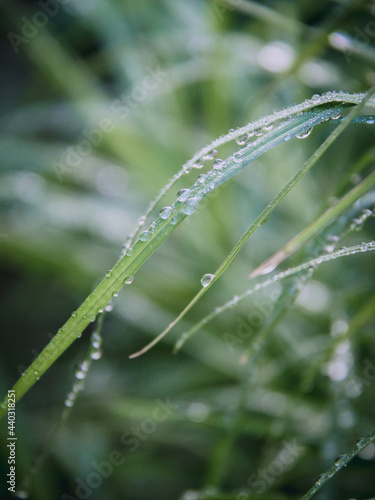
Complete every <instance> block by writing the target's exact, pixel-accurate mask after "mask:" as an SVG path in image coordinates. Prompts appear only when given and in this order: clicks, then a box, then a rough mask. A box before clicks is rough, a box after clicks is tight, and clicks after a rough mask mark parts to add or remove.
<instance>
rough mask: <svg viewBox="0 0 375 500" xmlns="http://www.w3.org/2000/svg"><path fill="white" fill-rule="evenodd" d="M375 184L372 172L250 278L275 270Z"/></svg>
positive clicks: (263, 263) (374, 176)
mask: <svg viewBox="0 0 375 500" xmlns="http://www.w3.org/2000/svg"><path fill="white" fill-rule="evenodd" d="M374 184H375V172H373V173H372V174H370V175H369V176H368V177H366V179H364V180H363V181H362V182H361V183H360V184H358V185H357V186H356V187H354V188H353V189H352V190H351V191H350V192H349V193H347V194H346V195H345V196H344V197H343V198H341V200H339V201H338V202H337V203H336V204H335V205H333V206H332V207H331V208H329V209H328V210H326V211H325V212H324V213H323V214H322V215H321V216H320V217H318V218H317V219H316V220H315V221H313V222H312V223H311V224H309V225H308V226H306V227H305V229H303V230H302V231H301V232H300V233H298V234H297V235H296V236H295V237H294V238H292V239H291V240H290V241H288V243H286V244H285V245H284V246H283V247H282V248H281V249H280V250H278V251H277V252H276V253H274V254H273V255H272V256H271V257H269V258H268V259H266V260H265V261H264V262H262V264H260V265H259V266H258V267H257V268H256V269H254V271H252V272H251V273H250V276H249V278H250V279H252V278H256V277H257V276H261V275H262V274H268V273H270V272H271V271H274V270H275V269H276V268H277V267H278V266H279V265H280V264H281V263H282V262H283V261H284V260H286V259H287V258H288V257H290V256H291V255H293V254H294V253H295V252H296V251H297V250H298V249H299V248H301V247H302V246H303V245H305V243H307V242H308V241H310V240H311V239H312V238H314V237H315V236H316V235H317V234H318V233H319V232H321V231H323V229H325V228H326V227H327V226H328V225H329V224H331V223H332V222H333V221H334V220H335V219H336V218H337V217H338V216H339V215H341V214H342V213H343V212H345V211H346V210H348V208H349V207H351V206H352V205H353V203H354V202H355V201H357V200H358V199H359V198H360V197H361V196H363V195H364V194H365V193H367V192H368V191H369V190H370V189H371V188H372V186H373V185H374Z"/></svg>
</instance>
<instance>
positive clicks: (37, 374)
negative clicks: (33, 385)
mask: <svg viewBox="0 0 375 500" xmlns="http://www.w3.org/2000/svg"><path fill="white" fill-rule="evenodd" d="M34 377H35V379H36V380H39V378H40V376H39V372H38V370H35V371H34Z"/></svg>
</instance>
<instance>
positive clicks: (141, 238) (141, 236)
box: [139, 231, 149, 241]
mask: <svg viewBox="0 0 375 500" xmlns="http://www.w3.org/2000/svg"><path fill="white" fill-rule="evenodd" d="M148 236H149V235H148V231H143V233H141V234H140V235H139V239H140V240H141V241H147V240H148Z"/></svg>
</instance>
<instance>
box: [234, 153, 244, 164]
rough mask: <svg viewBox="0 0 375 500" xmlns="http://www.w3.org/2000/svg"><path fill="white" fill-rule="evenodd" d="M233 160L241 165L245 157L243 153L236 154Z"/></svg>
mask: <svg viewBox="0 0 375 500" xmlns="http://www.w3.org/2000/svg"><path fill="white" fill-rule="evenodd" d="M233 160H234V161H235V163H241V161H242V160H243V156H242V154H241V153H235V154H234V155H233Z"/></svg>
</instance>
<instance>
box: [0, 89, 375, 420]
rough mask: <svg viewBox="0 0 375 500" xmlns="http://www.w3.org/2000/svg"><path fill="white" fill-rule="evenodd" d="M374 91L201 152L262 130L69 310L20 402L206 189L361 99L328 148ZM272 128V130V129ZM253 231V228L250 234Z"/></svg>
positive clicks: (19, 391)
mask: <svg viewBox="0 0 375 500" xmlns="http://www.w3.org/2000/svg"><path fill="white" fill-rule="evenodd" d="M374 93H375V88H373V89H372V90H371V91H370V92H369V93H368V94H367V96H366V95H365V94H345V93H340V92H339V93H337V92H329V93H327V94H325V95H324V96H317V97H313V98H312V99H309V100H307V101H305V102H304V103H302V104H299V105H297V106H292V107H291V108H287V109H285V110H283V111H280V112H277V113H274V114H272V115H270V116H269V117H266V118H263V119H261V120H258V121H256V122H253V123H250V124H249V125H247V126H246V127H242V128H240V129H238V130H237V131H232V132H230V133H229V134H227V135H226V136H224V137H221V138H219V139H218V140H217V141H214V142H213V143H212V144H211V145H209V146H207V147H206V148H203V149H202V150H201V151H200V152H199V153H197V155H198V156H199V157H201V156H202V155H204V154H207V153H208V152H210V151H212V149H213V148H214V147H216V146H219V145H221V144H224V143H226V142H228V141H230V140H232V139H235V138H239V137H242V135H243V134H245V133H246V134H247V136H248V135H251V134H252V133H255V131H256V130H260V131H261V132H262V134H263V135H262V136H260V137H259V138H258V139H257V140H256V141H255V142H254V143H252V144H248V145H246V146H245V147H243V148H242V150H241V151H240V152H239V153H234V154H232V155H231V156H229V157H228V158H227V159H226V160H224V161H222V162H221V163H220V165H216V168H215V166H214V168H213V169H212V170H210V172H209V173H208V174H207V175H205V176H204V178H203V179H202V178H201V179H199V180H198V181H197V182H196V183H195V184H193V186H191V188H190V189H188V190H185V191H184V193H183V194H182V195H181V196H179V198H178V199H177V200H176V201H175V203H174V204H173V206H171V207H168V209H167V210H166V209H164V210H163V211H162V214H161V216H160V217H159V218H158V219H157V220H156V221H155V222H153V223H152V224H151V225H150V227H149V228H148V230H147V231H144V232H143V233H141V235H140V236H139V238H138V240H137V241H136V242H135V244H134V245H133V246H132V247H131V248H129V249H128V250H127V252H126V254H125V255H123V256H122V258H121V259H120V260H119V261H118V262H117V264H116V265H115V266H114V267H113V269H112V270H111V271H109V272H108V273H107V275H106V277H105V278H104V279H103V280H102V281H101V282H100V283H99V285H98V286H97V287H96V288H95V290H94V291H93V292H92V293H91V294H90V295H89V296H88V297H87V298H86V300H85V301H84V302H83V303H82V305H81V306H80V307H79V308H78V309H77V311H75V312H74V313H73V314H72V315H71V317H70V318H69V319H68V321H67V322H66V323H65V324H64V325H63V326H62V328H60V330H59V331H58V332H57V334H56V335H55V337H53V339H52V340H51V341H50V342H49V344H48V345H47V346H46V347H45V348H44V350H43V351H42V352H41V354H40V355H39V356H38V357H37V358H36V359H35V361H34V362H33V363H32V364H31V365H30V366H29V368H28V369H27V370H26V371H25V373H24V374H23V375H22V376H21V377H20V378H19V379H18V381H17V382H16V383H15V385H14V387H13V389H14V390H15V394H16V400H17V401H18V400H19V399H20V398H21V397H22V396H23V395H24V394H25V393H26V392H27V391H28V390H29V389H30V387H32V386H33V385H34V384H35V382H36V381H37V380H39V378H40V376H41V375H43V374H44V373H45V371H46V370H47V369H48V368H49V367H50V366H51V365H52V364H53V363H54V362H55V361H56V360H57V359H58V358H59V357H60V356H61V354H62V353H63V352H64V351H65V350H66V349H67V348H68V347H69V346H70V345H71V344H72V343H73V342H74V341H75V340H76V339H77V338H79V337H80V336H81V334H82V332H83V331H84V329H85V328H86V327H87V326H88V325H89V323H90V322H92V321H94V320H95V318H96V316H97V315H98V314H99V312H101V311H102V309H103V308H104V307H105V306H106V305H107V304H108V302H109V301H110V300H111V299H112V297H113V296H114V295H115V294H117V293H118V292H119V290H120V289H121V288H122V287H123V286H124V285H125V284H127V283H129V280H130V278H131V277H132V276H133V275H134V273H135V272H136V271H138V269H139V268H140V267H141V266H142V265H143V263H144V262H145V261H146V260H147V259H148V258H149V257H150V256H151V255H152V253H153V252H154V251H155V250H156V249H157V248H158V247H159V246H160V245H161V244H162V243H163V242H164V241H165V240H166V239H167V238H168V236H169V235H170V234H171V233H172V232H173V231H174V230H175V229H176V227H177V226H178V225H179V224H180V223H181V222H182V221H183V220H184V219H185V218H186V217H187V216H188V215H190V214H192V213H194V211H195V210H196V208H197V206H198V204H199V202H200V201H201V200H202V199H203V198H204V197H205V196H206V195H207V194H209V193H210V192H211V191H213V190H214V189H216V188H217V187H218V186H220V185H221V184H222V183H223V182H225V181H227V180H228V179H230V178H231V177H232V176H233V175H235V174H237V173H238V172H239V171H241V170H242V169H243V168H244V167H246V166H247V165H248V164H249V163H250V162H251V161H253V160H254V159H256V158H258V157H259V156H260V155H261V154H263V153H265V152H266V151H268V150H269V149H271V148H273V147H275V146H277V145H278V144H281V143H282V142H284V141H285V140H289V139H290V138H291V137H293V136H296V135H299V134H303V133H306V130H308V129H310V128H311V127H313V126H315V125H317V124H318V123H322V122H324V121H327V120H329V119H330V118H336V117H337V116H338V113H341V112H343V111H344V110H345V109H347V108H349V107H351V106H353V105H354V104H358V106H356V107H355V108H354V109H352V110H351V111H350V112H349V114H348V116H347V118H346V119H345V121H344V122H343V123H341V124H340V125H339V126H338V128H337V129H335V132H334V133H333V135H332V134H331V136H330V138H331V139H330V138H328V142H327V141H325V143H324V145H325V146H324V147H325V148H327V147H328V146H329V145H330V143H331V142H333V140H334V139H335V138H336V137H337V136H338V135H339V133H341V132H342V131H343V130H344V128H345V127H346V126H347V125H348V124H349V122H350V121H351V120H352V119H353V118H354V117H355V116H356V115H357V114H358V113H359V111H360V110H361V109H362V108H363V107H364V106H365V105H371V104H375V99H374V98H373V94H374ZM289 117H291V118H289ZM287 118H289V119H287ZM272 127H273V129H272V130H270V128H272ZM245 142H246V141H245ZM322 146H323V145H322ZM321 154H322V149H321V148H319V149H318V150H317V152H316V154H315V155H313V157H312V160H311V164H309V165H307V166H306V167H305V169H306V171H307V170H308V169H309V168H310V167H311V166H312V165H313V164H314V163H315V162H316V160H317V158H318V157H319V155H321ZM197 155H195V156H194V157H193V159H192V160H191V161H195V160H194V158H196V156H197ZM303 174H304V172H301V173H300V174H298V175H297V176H296V177H295V182H297V181H298V180H299V178H300V177H302V175H303ZM293 182H294V181H293ZM295 182H294V183H295ZM293 185H294V184H293ZM291 187H292V185H290V186H289V189H291ZM287 191H288V189H287V190H286V191H285V192H282V193H280V196H281V197H280V199H282V198H283V197H284V196H285V194H286V193H287ZM273 208H274V207H273V206H270V207H269V212H271V211H272V210H273ZM265 220H266V216H264V217H263V218H262V219H261V220H258V225H260V224H261V223H262V222H264V221H265ZM255 229H256V227H254V228H253V229H252V231H253V230H255ZM252 231H250V232H249V235H250V234H251V232H252ZM247 238H248V236H247V237H246V238H245V239H244V240H243V241H242V242H240V245H239V246H238V248H237V249H234V252H232V254H231V256H232V258H233V257H234V255H235V254H236V253H237V252H238V250H239V248H240V247H241V246H242V245H243V244H244V243H245V241H246V239H247ZM229 262H230V261H225V262H224V264H223V265H222V268H221V269H222V271H224V270H225V268H226V267H227V266H228V265H229ZM198 298H199V297H198ZM196 300H197V299H196ZM193 303H194V302H193ZM186 311H187V310H186ZM186 311H185V312H186ZM153 345H154V344H153ZM150 347H151V346H150ZM142 352H144V351H142ZM140 353H141V352H140ZM140 353H139V354H140ZM6 408H7V402H6V399H5V400H3V402H2V403H0V418H1V417H2V416H3V415H4V414H5V413H6Z"/></svg>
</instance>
